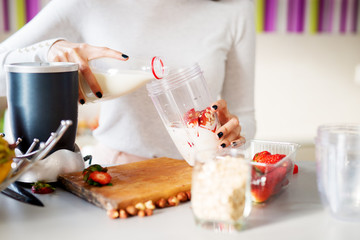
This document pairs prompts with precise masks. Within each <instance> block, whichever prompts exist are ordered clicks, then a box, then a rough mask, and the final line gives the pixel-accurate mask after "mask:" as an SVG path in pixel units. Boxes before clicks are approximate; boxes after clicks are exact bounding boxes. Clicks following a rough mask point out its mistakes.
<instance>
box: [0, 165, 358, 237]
mask: <svg viewBox="0 0 360 240" xmlns="http://www.w3.org/2000/svg"><path fill="white" fill-rule="evenodd" d="M298 165H299V174H297V175H294V176H293V179H292V182H291V184H290V185H289V187H288V189H286V191H285V192H283V193H282V194H281V195H280V196H278V198H276V199H274V200H273V201H270V202H269V203H267V204H266V205H262V206H259V205H257V206H254V207H253V209H252V212H251V216H250V218H249V221H248V226H247V228H246V229H245V230H243V231H241V232H238V233H231V234H229V233H215V232H212V231H209V230H206V229H202V228H199V227H197V226H196V225H195V223H194V220H193V217H192V212H191V208H190V203H185V204H181V205H180V206H177V207H171V208H166V209H159V210H156V211H154V215H153V216H151V217H145V218H140V217H132V218H128V219H115V220H112V219H109V218H108V217H107V215H106V212H105V210H103V209H100V208H98V207H96V206H94V205H92V204H90V203H88V202H86V201H84V200H82V199H80V198H78V197H76V196H75V195H73V194H71V193H68V192H65V191H63V190H62V189H59V188H58V189H57V190H56V192H55V193H53V194H48V195H37V196H38V197H39V199H40V200H41V201H42V202H43V203H44V204H45V207H36V206H32V205H28V204H24V203H21V202H18V201H15V200H12V199H11V198H8V197H6V196H4V195H3V194H0V239H1V240H17V239H27V240H31V239H86V240H91V239H106V238H109V237H110V238H111V239H120V240H125V239H142V240H151V239H181V240H188V239H242V240H244V239H255V240H256V239H261V240H264V239H276V240H281V239H291V240H293V239H302V240H303V239H305V240H311V239H316V240H320V239H326V240H332V239H339V240H340V239H346V240H351V239H360V237H359V234H360V222H357V223H354V222H344V221H340V220H337V219H335V218H333V217H331V216H330V215H329V214H328V212H326V211H325V210H324V209H323V207H322V205H321V202H320V199H319V195H318V192H317V186H316V174H315V163H314V162H306V161H303V162H301V161H299V162H298Z"/></svg>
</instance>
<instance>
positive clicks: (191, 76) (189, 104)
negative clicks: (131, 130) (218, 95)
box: [146, 64, 220, 165]
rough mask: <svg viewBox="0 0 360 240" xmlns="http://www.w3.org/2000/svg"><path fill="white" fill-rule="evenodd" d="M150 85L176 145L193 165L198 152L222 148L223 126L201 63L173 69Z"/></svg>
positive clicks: (149, 88)
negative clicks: (219, 131) (220, 134)
mask: <svg viewBox="0 0 360 240" xmlns="http://www.w3.org/2000/svg"><path fill="white" fill-rule="evenodd" d="M146 86H147V89H148V93H149V96H150V97H151V99H152V101H153V103H154V105H155V107H156V109H157V111H158V113H159V115H160V117H161V119H162V121H163V123H164V125H165V127H166V129H167V131H168V133H169V134H170V136H171V138H172V140H173V142H174V143H175V145H176V147H177V149H178V150H179V152H180V153H181V155H182V156H183V158H184V159H185V160H186V161H187V162H188V163H189V164H190V165H193V163H194V161H193V156H194V153H195V152H196V151H199V150H203V149H208V148H213V149H216V148H217V147H218V144H219V140H218V139H217V137H216V136H215V132H216V130H217V129H218V128H219V127H220V124H219V121H218V119H217V115H216V114H214V113H212V112H211V110H210V107H211V106H210V105H211V103H212V102H213V101H214V100H213V98H212V97H211V96H210V93H209V90H208V87H207V84H206V81H205V79H204V76H203V74H202V71H201V69H200V67H199V65H198V64H195V65H193V66H191V67H189V68H183V69H177V70H173V71H172V72H170V73H169V75H168V76H166V77H164V78H163V79H161V80H154V81H152V82H150V83H148V84H147V85H146Z"/></svg>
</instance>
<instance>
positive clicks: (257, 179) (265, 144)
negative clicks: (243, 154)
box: [247, 140, 300, 203]
mask: <svg viewBox="0 0 360 240" xmlns="http://www.w3.org/2000/svg"><path fill="white" fill-rule="evenodd" d="M247 147H248V151H249V155H250V156H251V158H252V161H251V164H252V173H251V176H252V179H251V195H252V200H253V202H255V203H264V202H267V201H268V200H269V199H271V198H273V197H274V196H276V195H278V194H279V193H280V192H282V191H283V190H284V189H286V187H287V186H288V185H289V183H290V180H291V177H292V175H293V174H294V173H297V171H298V169H297V165H296V164H295V162H294V161H295V155H296V152H297V150H298V149H299V147H300V145H299V144H296V143H288V142H271V141H260V140H252V141H250V142H249V143H248V144H247Z"/></svg>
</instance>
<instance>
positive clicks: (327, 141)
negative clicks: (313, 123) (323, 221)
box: [316, 124, 360, 221]
mask: <svg viewBox="0 0 360 240" xmlns="http://www.w3.org/2000/svg"><path fill="white" fill-rule="evenodd" d="M316 159H317V183H318V189H319V192H320V196H321V199H322V202H323V204H324V206H325V207H326V208H327V209H328V210H329V211H330V213H331V214H332V215H333V216H334V217H336V218H338V219H343V220H350V221H360V124H327V125H322V126H319V127H318V131H317V137H316Z"/></svg>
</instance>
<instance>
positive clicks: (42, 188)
mask: <svg viewBox="0 0 360 240" xmlns="http://www.w3.org/2000/svg"><path fill="white" fill-rule="evenodd" d="M31 191H32V192H33V193H38V194H47V193H52V192H54V191H55V188H54V187H53V186H51V185H50V184H48V183H45V182H36V183H34V184H33V185H32V187H31Z"/></svg>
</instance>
